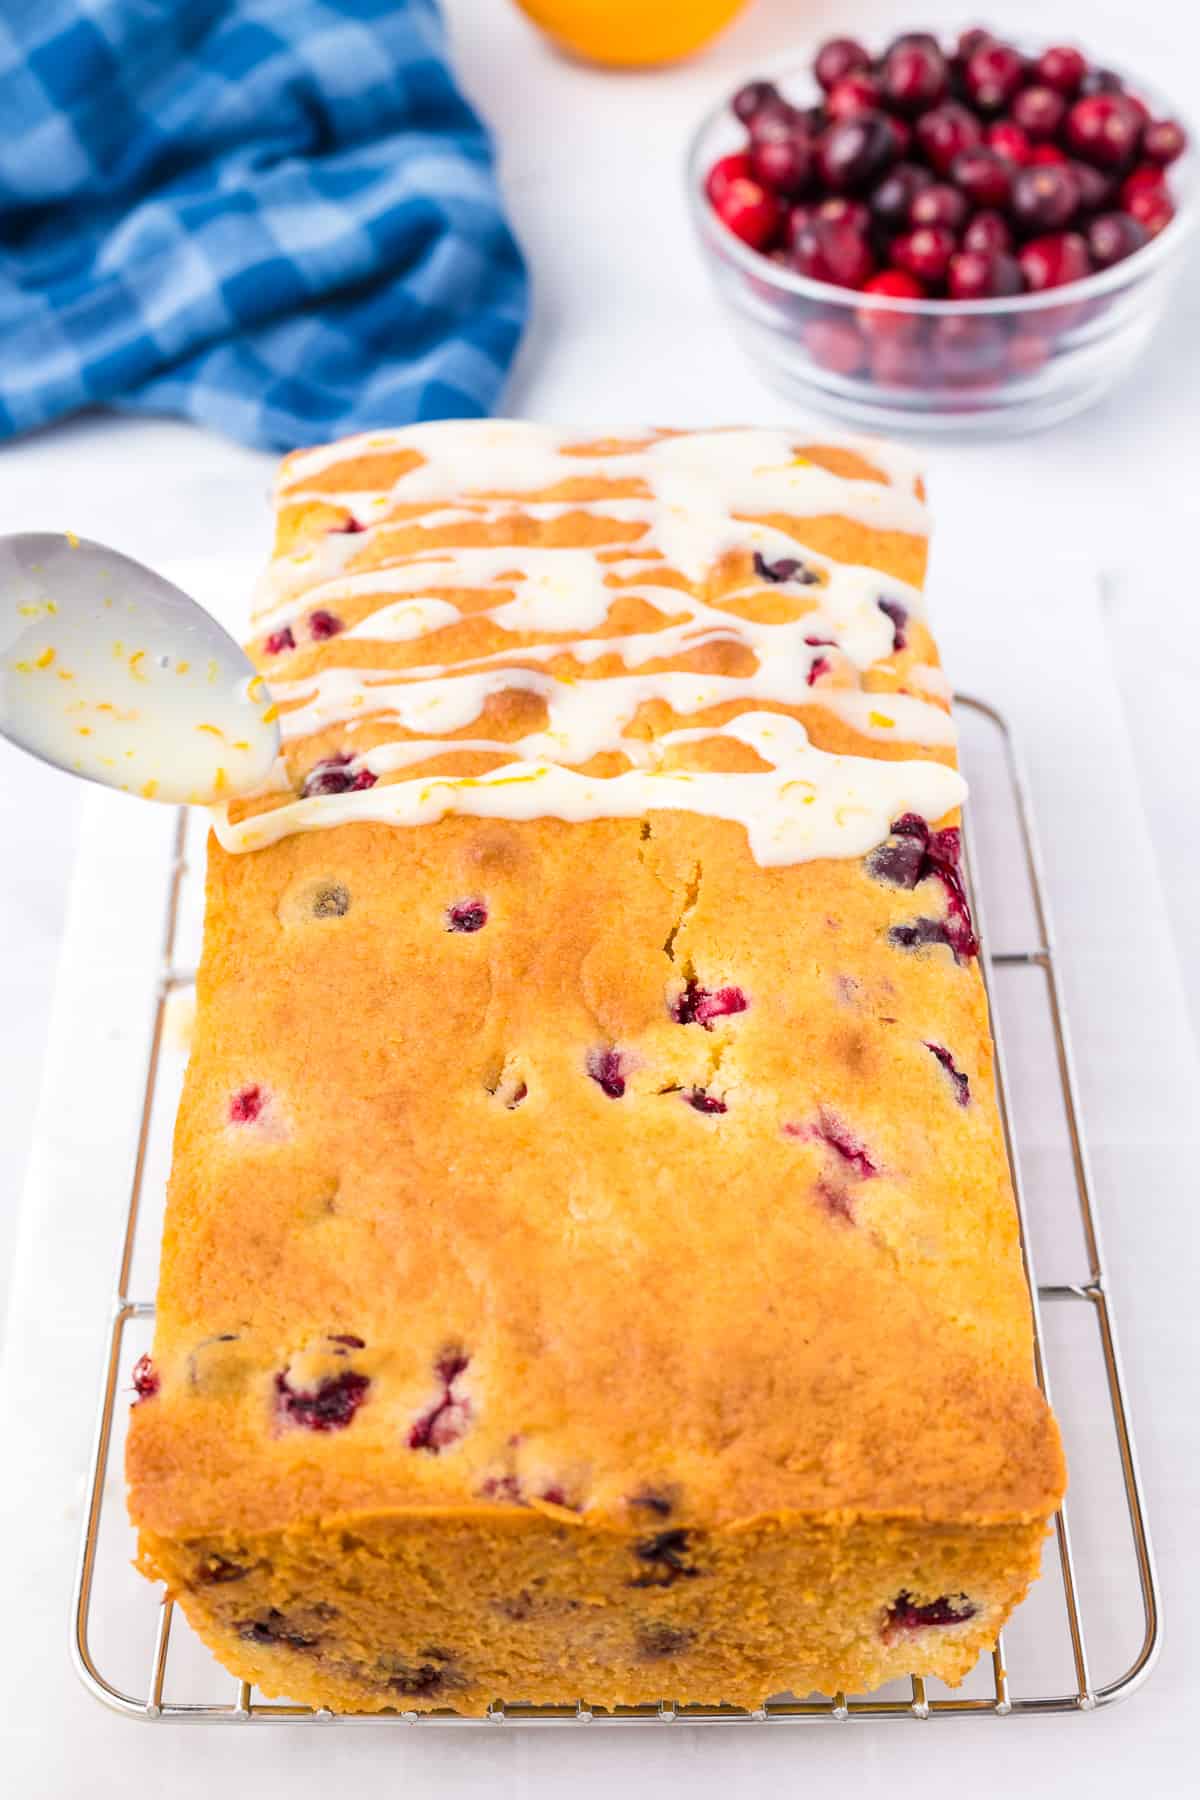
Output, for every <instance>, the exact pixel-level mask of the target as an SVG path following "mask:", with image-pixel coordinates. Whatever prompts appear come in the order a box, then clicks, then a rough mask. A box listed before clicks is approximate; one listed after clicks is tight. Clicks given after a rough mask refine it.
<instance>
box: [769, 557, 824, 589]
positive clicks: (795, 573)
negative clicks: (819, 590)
mask: <svg viewBox="0 0 1200 1800" xmlns="http://www.w3.org/2000/svg"><path fill="white" fill-rule="evenodd" d="M754 573H755V574H756V575H758V576H761V578H762V580H763V581H797V582H799V584H800V586H801V587H816V586H817V584H818V582H819V581H820V579H821V578H820V576H819V575H818V574H817V572H816V570H815V569H813V568H811V567H810V566H809V564H808V563H806V562H801V560H800V558H799V557H798V556H777V557H776V558H775V561H774V562H768V561H767V559H766V557H765V556H764V555H763V554H762V551H761V550H756V551H755V552H754Z"/></svg>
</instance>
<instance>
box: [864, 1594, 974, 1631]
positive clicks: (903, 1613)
mask: <svg viewBox="0 0 1200 1800" xmlns="http://www.w3.org/2000/svg"><path fill="white" fill-rule="evenodd" d="M974 1617H975V1607H974V1606H973V1604H972V1603H971V1601H970V1600H968V1599H967V1596H966V1595H965V1594H943V1595H942V1596H941V1598H940V1599H939V1600H930V1601H929V1603H928V1604H927V1605H925V1606H916V1605H914V1603H913V1601H912V1600H911V1599H910V1597H909V1595H908V1594H906V1593H901V1594H897V1595H896V1598H895V1600H894V1601H893V1602H892V1604H891V1606H890V1607H889V1608H888V1615H887V1619H886V1621H885V1624H884V1636H885V1637H888V1636H894V1635H895V1634H896V1633H898V1632H902V1631H922V1630H924V1629H925V1627H926V1626H929V1625H961V1624H963V1622H964V1621H965V1620H967V1619H973V1618H974Z"/></svg>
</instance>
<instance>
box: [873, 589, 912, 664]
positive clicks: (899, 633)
mask: <svg viewBox="0 0 1200 1800" xmlns="http://www.w3.org/2000/svg"><path fill="white" fill-rule="evenodd" d="M875 604H876V606H877V607H878V608H879V610H880V612H881V613H883V615H884V617H885V618H888V619H890V620H891V622H892V650H893V652H895V651H897V650H906V649H907V648H908V634H907V630H906V627H907V625H908V608H907V606H901V604H900V602H899V600H876V602H875Z"/></svg>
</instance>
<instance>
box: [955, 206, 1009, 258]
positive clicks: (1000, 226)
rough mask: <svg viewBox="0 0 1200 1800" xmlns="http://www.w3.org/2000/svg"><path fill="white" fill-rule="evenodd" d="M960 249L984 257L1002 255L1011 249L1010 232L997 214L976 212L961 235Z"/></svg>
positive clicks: (1004, 221) (1005, 222) (1003, 220)
mask: <svg viewBox="0 0 1200 1800" xmlns="http://www.w3.org/2000/svg"><path fill="white" fill-rule="evenodd" d="M962 247H963V249H964V250H978V251H981V252H982V253H983V255H985V256H994V255H996V254H997V253H999V254H1001V255H1004V254H1007V252H1008V251H1010V250H1011V249H1012V232H1011V231H1010V230H1009V228H1008V223H1007V221H1006V220H1005V219H1003V218H1002V217H1001V216H1000V214H999V213H998V212H978V213H976V214H975V217H974V218H973V219H972V220H971V222H970V224H969V225H968V226H967V229H966V230H965V231H964V232H963V234H962Z"/></svg>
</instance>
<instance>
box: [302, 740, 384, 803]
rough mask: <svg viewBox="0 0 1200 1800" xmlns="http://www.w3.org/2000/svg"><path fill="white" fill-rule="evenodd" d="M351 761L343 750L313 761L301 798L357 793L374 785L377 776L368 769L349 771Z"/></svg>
mask: <svg viewBox="0 0 1200 1800" xmlns="http://www.w3.org/2000/svg"><path fill="white" fill-rule="evenodd" d="M353 761H354V758H353V757H352V756H351V755H349V753H348V752H344V751H343V752H340V753H339V754H338V755H336V756H327V757H326V758H325V760H324V761H323V762H319V763H314V764H313V766H312V768H311V769H310V770H309V772H308V774H307V775H306V776H305V778H304V786H303V787H302V788H301V790H300V794H301V798H302V799H304V800H311V799H312V797H313V795H314V794H349V793H358V792H360V791H361V790H362V789H363V788H369V787H374V786H375V783H376V782H377V781H378V779H379V777H378V776H377V775H373V774H372V773H371V771H370V769H357V770H355V771H354V772H353V773H351V770H350V764H351V763H352V762H353Z"/></svg>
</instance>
